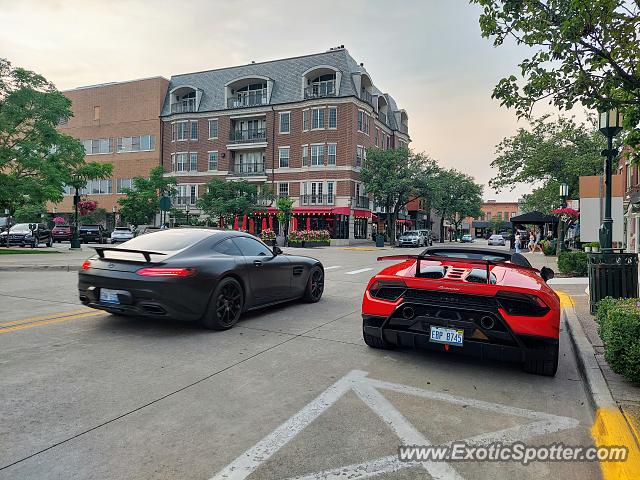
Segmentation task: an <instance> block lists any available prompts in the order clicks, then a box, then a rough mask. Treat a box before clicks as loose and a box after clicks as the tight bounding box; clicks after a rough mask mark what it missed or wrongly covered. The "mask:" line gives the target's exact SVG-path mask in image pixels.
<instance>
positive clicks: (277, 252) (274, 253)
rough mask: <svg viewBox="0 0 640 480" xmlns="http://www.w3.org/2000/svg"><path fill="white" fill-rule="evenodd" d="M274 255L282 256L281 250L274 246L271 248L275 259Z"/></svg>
mask: <svg viewBox="0 0 640 480" xmlns="http://www.w3.org/2000/svg"><path fill="white" fill-rule="evenodd" d="M276 255H282V249H281V248H280V247H279V246H277V245H274V246H273V256H274V257H275V256H276Z"/></svg>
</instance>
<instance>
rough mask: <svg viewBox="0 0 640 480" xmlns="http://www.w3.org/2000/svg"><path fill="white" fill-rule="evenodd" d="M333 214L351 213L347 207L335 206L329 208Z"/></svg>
mask: <svg viewBox="0 0 640 480" xmlns="http://www.w3.org/2000/svg"><path fill="white" fill-rule="evenodd" d="M331 213H333V214H334V215H349V214H350V213H351V211H350V209H349V207H336V208H333V209H332V210H331Z"/></svg>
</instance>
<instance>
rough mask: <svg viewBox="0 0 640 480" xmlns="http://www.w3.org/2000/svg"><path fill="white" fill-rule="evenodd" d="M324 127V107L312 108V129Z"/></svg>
mask: <svg viewBox="0 0 640 480" xmlns="http://www.w3.org/2000/svg"><path fill="white" fill-rule="evenodd" d="M317 128H324V108H312V109H311V129H312V130H314V129H317Z"/></svg>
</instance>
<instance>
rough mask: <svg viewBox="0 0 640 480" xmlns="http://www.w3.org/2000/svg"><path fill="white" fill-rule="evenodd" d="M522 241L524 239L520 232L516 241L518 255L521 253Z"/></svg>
mask: <svg viewBox="0 0 640 480" xmlns="http://www.w3.org/2000/svg"><path fill="white" fill-rule="evenodd" d="M521 241H522V237H521V236H520V232H518V233H516V241H515V246H516V253H520V242H521Z"/></svg>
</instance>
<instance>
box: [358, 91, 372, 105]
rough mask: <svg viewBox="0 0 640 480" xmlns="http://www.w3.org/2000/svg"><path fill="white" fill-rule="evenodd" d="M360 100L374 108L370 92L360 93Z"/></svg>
mask: <svg viewBox="0 0 640 480" xmlns="http://www.w3.org/2000/svg"><path fill="white" fill-rule="evenodd" d="M360 99H361V100H364V101H365V102H367V103H368V104H369V105H371V106H373V95H371V93H370V92H367V91H366V90H362V91H361V92H360Z"/></svg>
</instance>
